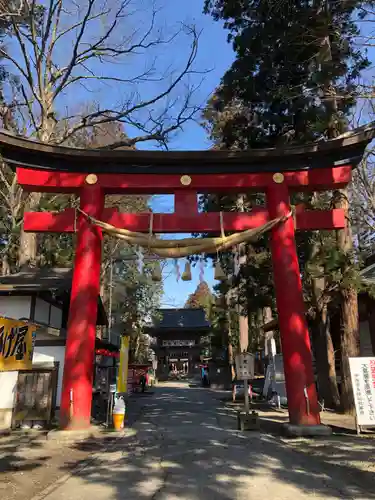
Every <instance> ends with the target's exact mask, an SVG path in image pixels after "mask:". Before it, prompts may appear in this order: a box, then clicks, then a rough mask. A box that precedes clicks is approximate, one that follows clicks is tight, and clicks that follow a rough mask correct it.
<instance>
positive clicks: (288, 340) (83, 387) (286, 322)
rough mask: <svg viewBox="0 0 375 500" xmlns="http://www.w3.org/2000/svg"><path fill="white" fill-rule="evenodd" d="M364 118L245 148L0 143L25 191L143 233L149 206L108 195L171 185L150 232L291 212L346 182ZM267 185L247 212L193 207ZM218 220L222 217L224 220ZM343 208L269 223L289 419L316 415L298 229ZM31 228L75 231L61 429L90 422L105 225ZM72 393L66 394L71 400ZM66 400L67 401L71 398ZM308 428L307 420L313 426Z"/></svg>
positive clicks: (330, 219)
mask: <svg viewBox="0 0 375 500" xmlns="http://www.w3.org/2000/svg"><path fill="white" fill-rule="evenodd" d="M373 135H374V130H373V128H372V127H371V126H368V127H362V128H361V129H358V130H356V131H353V132H352V133H350V134H346V136H345V137H344V138H338V139H335V140H332V141H327V142H319V143H313V144H308V145H306V146H303V147H288V148H279V149H268V150H254V151H245V152H230V151H193V152H160V151H159V152H151V151H103V150H79V149H73V148H66V147H59V146H50V145H45V144H41V143H38V142H33V141H30V140H26V139H22V138H19V137H15V136H13V135H10V134H8V133H5V132H4V133H0V150H1V153H2V155H3V158H4V159H5V160H6V161H8V162H9V164H10V165H15V166H16V167H17V177H18V182H19V184H20V185H21V186H22V187H23V188H24V189H25V190H26V191H29V192H54V193H75V194H76V195H78V196H79V197H80V208H81V210H82V211H83V212H85V213H86V214H88V215H90V216H92V217H94V218H96V219H100V220H102V221H105V222H108V223H110V224H112V225H114V226H116V227H118V228H127V229H130V230H132V231H139V232H148V231H149V227H150V213H143V214H129V213H120V212H118V211H117V210H116V209H114V208H105V207H104V201H105V196H106V195H107V194H157V193H162V194H168V193H171V194H174V195H175V211H174V213H172V214H154V215H153V230H154V232H155V233H187V232H196V233H217V232H220V230H221V222H222V224H223V228H224V230H225V231H226V232H230V231H241V230H245V229H249V228H255V227H259V226H260V225H263V224H264V223H265V222H267V221H268V220H271V219H275V218H278V217H281V216H285V215H287V214H289V213H290V210H291V205H290V193H291V192H293V191H294V192H296V191H325V190H333V189H339V188H344V187H345V186H347V184H348V183H349V182H350V179H351V172H352V169H353V168H355V167H356V166H357V164H358V163H359V161H360V160H361V158H362V156H363V153H364V150H365V147H366V145H367V144H368V142H370V140H371V139H372V138H373ZM249 191H258V192H264V193H265V194H266V207H264V208H255V209H254V210H253V211H251V212H249V213H235V212H230V213H224V214H223V216H222V218H221V217H220V214H219V213H217V212H211V213H199V212H198V206H197V194H198V193H246V192H249ZM221 219H222V220H221ZM345 220H346V213H345V212H344V211H343V210H341V209H338V210H329V211H308V210H305V209H304V208H303V207H297V208H296V211H295V217H293V218H291V217H289V218H288V219H287V220H285V221H284V222H282V223H280V224H279V225H277V226H276V227H274V228H273V229H272V235H271V252H272V261H273V269H274V281H275V292H276V301H277V308H278V316H279V326H280V334H281V344H282V353H283V359H284V371H285V381H286V391H287V397H288V410H289V419H290V423H291V424H292V425H299V426H316V425H319V424H320V415H319V406H318V401H317V394H316V387H315V382H314V373H313V367H312V353H311V346H310V338H309V332H308V327H307V322H306V318H305V308H304V301H303V293H302V283H301V276H300V269H299V264H298V258H297V251H296V242H295V231H296V230H317V229H327V230H333V229H340V228H344V227H345ZM24 229H25V230H26V231H31V232H57V233H61V232H68V233H72V232H76V233H77V241H76V251H75V262H74V274H73V283H72V293H71V303H70V311H69V321H68V332H67V342H66V352H65V365H64V377H63V388H62V398H61V407H60V423H61V426H62V427H63V428H67V429H76V428H85V427H88V426H89V425H90V414H91V399H92V379H93V359H94V343H95V318H96V311H97V296H98V294H99V280H100V265H101V251H102V250H101V249H102V233H101V230H100V229H99V228H98V227H96V226H95V225H93V224H91V223H90V221H89V220H88V219H87V218H86V217H85V216H83V215H82V213H81V212H80V213H78V216H77V214H76V212H75V210H74V209H66V210H64V211H63V212H60V213H49V212H29V213H25V215H24ZM71 395H73V402H72V401H71ZM72 403H73V405H72ZM310 428H311V427H310Z"/></svg>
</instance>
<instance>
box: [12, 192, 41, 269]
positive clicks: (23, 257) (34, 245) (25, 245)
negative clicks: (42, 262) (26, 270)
mask: <svg viewBox="0 0 375 500" xmlns="http://www.w3.org/2000/svg"><path fill="white" fill-rule="evenodd" d="M41 197H42V194H41V193H31V194H30V195H29V197H28V200H27V202H26V204H25V211H34V210H37V209H38V207H39V203H40V200H41ZM37 255H38V240H37V234H36V233H26V232H25V231H24V229H23V225H22V228H21V233H20V246H19V251H18V267H19V268H22V267H36V266H37V265H38V261H37Z"/></svg>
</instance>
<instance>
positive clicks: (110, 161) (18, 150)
mask: <svg viewBox="0 0 375 500" xmlns="http://www.w3.org/2000/svg"><path fill="white" fill-rule="evenodd" d="M374 137H375V124H374V123H371V124H368V125H366V126H363V127H360V128H358V129H355V130H353V131H350V132H347V133H345V134H343V135H342V136H340V137H338V138H336V139H333V140H329V141H319V142H314V143H309V144H306V145H304V146H289V147H279V148H269V149H254V150H248V151H228V150H205V151H168V152H167V151H142V150H117V151H112V150H108V149H79V148H70V147H65V146H53V145H49V144H43V143H41V142H37V141H33V140H30V139H26V138H23V137H19V136H16V135H13V134H11V133H9V132H7V131H0V153H1V154H2V156H3V159H4V160H6V161H7V162H8V163H9V164H11V165H14V166H24V167H29V168H38V169H44V170H51V171H61V172H64V171H65V172H91V173H110V172H113V173H117V174H119V173H127V174H142V173H147V174H150V173H152V174H181V173H184V174H207V173H218V174H219V173H228V171H229V170H230V172H231V173H232V172H233V173H235V172H238V173H255V172H267V171H268V172H280V171H296V170H307V169H313V168H324V167H334V166H341V165H351V166H353V167H356V166H357V164H358V163H359V162H360V161H361V159H362V156H363V153H364V150H365V148H366V146H367V144H368V143H369V142H370V141H371V140H372V139H373V138H374Z"/></svg>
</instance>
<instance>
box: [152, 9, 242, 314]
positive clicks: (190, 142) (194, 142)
mask: <svg viewBox="0 0 375 500" xmlns="http://www.w3.org/2000/svg"><path fill="white" fill-rule="evenodd" d="M167 5H168V7H166V8H165V12H166V15H167V22H168V23H170V24H173V23H174V22H178V21H182V20H185V19H189V20H190V21H192V22H194V24H195V25H196V26H197V28H198V30H202V32H201V35H200V49H199V52H198V59H197V66H198V67H201V68H210V69H211V71H210V72H209V73H207V74H206V75H205V79H204V81H203V84H202V86H201V87H200V94H201V96H202V100H203V99H206V98H207V97H208V96H209V95H210V94H211V93H212V91H213V90H214V89H215V87H216V86H217V84H218V83H219V82H220V78H221V77H222V76H223V74H224V73H225V71H226V70H227V69H228V67H229V66H230V64H231V62H232V60H233V52H232V49H231V47H230V45H228V44H227V42H226V37H227V32H226V31H225V30H224V29H223V27H222V25H221V24H220V23H216V22H214V21H213V20H212V18H211V17H210V16H206V15H204V14H202V9H203V2H202V1H201V0H192V1H189V2H176V1H172V2H170V3H168V4H167ZM176 57H179V55H178V54H176ZM197 78H201V77H200V76H197ZM149 147H150V146H149V145H147V146H145V148H149ZM169 147H170V149H198V150H199V149H207V148H209V147H210V141H209V140H208V138H207V135H206V133H205V131H204V129H203V128H202V127H201V126H199V125H198V124H196V123H193V122H191V123H189V124H188V125H186V126H185V127H184V131H183V132H182V133H179V134H178V135H176V136H175V137H174V138H173V140H172V141H171V143H170V145H169ZM151 206H152V208H153V210H154V211H156V212H171V211H173V196H167V195H165V196H162V195H161V196H155V197H154V199H153V201H152V204H151ZM183 236H187V235H180V236H179V237H183ZM169 237H170V236H169ZM179 265H180V270H181V273H182V271H183V268H184V265H185V262H184V261H183V260H182V261H180V263H179ZM199 274H200V269H199V267H198V266H197V267H195V268H192V277H193V279H192V281H190V282H183V281H181V280H179V281H178V282H177V280H176V274H175V272H174V264H173V262H170V263H169V264H168V265H167V267H166V269H165V270H164V297H163V299H162V306H163V307H181V306H183V305H184V303H185V301H186V299H187V297H188V295H189V294H190V293H192V292H194V290H195V289H196V287H197V285H198V284H199ZM213 274H214V272H213V268H212V263H211V262H208V263H206V266H205V270H204V279H205V281H207V283H209V284H210V285H211V286H212V285H213V284H214V278H213Z"/></svg>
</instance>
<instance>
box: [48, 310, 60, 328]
mask: <svg viewBox="0 0 375 500" xmlns="http://www.w3.org/2000/svg"><path fill="white" fill-rule="evenodd" d="M62 314H63V312H62V309H59V308H58V307H56V306H51V316H50V326H52V327H53V328H58V329H60V328H61V324H62Z"/></svg>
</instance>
